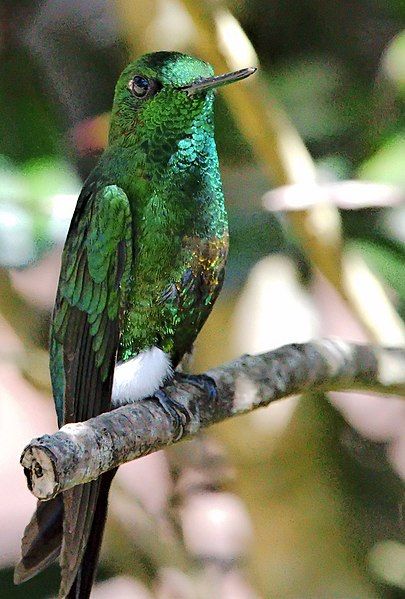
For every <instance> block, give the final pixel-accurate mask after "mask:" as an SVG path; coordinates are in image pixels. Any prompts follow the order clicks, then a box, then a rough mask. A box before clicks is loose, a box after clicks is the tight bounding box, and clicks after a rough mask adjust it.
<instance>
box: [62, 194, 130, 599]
mask: <svg viewBox="0 0 405 599" xmlns="http://www.w3.org/2000/svg"><path fill="white" fill-rule="evenodd" d="M131 264H132V225H131V211H130V207H129V202H128V198H127V196H126V195H125V193H124V192H123V191H122V189H120V188H119V187H117V186H115V185H108V186H106V187H103V188H101V189H98V190H93V189H92V188H91V187H90V188H88V187H87V188H86V186H85V188H84V190H83V192H82V193H81V195H80V198H79V201H78V204H77V207H76V211H75V214H74V216H73V219H72V223H71V226H70V230H69V233H68V237H67V240H66V244H65V248H64V251H63V256H62V266H61V274H60V279H59V287H58V293H57V298H56V303H55V311H54V315H53V322H52V328H51V378H52V385H53V391H54V399H55V405H56V411H57V414H58V421H59V424H60V425H62V424H66V423H68V422H81V421H84V420H87V419H89V418H92V417H93V416H97V415H98V414H100V413H102V412H105V411H107V410H109V409H110V407H111V386H112V379H113V374H114V365H115V359H116V353H117V348H118V341H119V320H120V314H121V311H122V309H123V304H124V301H125V291H126V288H127V287H128V282H129V278H130V272H131ZM99 489H100V479H99V480H97V481H93V482H91V483H87V484H84V485H79V486H77V487H75V488H73V489H71V490H69V491H66V492H65V493H64V494H63V503H64V522H63V543H62V552H61V569H62V583H61V596H65V595H66V594H67V593H68V592H69V588H70V587H71V585H72V584H73V582H74V579H75V576H76V574H77V571H78V569H79V567H80V564H81V561H82V558H83V555H84V552H85V549H86V545H87V541H88V537H89V534H90V531H91V528H92V524H93V514H94V511H95V508H96V504H97V498H98V494H99Z"/></svg>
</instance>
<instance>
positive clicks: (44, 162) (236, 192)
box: [0, 0, 405, 599]
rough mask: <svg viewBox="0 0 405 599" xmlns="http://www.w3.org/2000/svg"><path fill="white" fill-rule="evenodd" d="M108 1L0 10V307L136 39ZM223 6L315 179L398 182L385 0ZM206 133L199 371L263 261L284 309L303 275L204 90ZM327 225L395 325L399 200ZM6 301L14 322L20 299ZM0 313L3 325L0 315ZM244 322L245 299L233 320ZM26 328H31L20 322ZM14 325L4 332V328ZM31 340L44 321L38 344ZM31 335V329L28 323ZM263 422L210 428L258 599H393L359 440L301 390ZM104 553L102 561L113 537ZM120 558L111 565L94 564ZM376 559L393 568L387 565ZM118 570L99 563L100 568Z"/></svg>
mask: <svg viewBox="0 0 405 599" xmlns="http://www.w3.org/2000/svg"><path fill="white" fill-rule="evenodd" d="M207 1H208V0H207ZM124 4H125V3H123V2H119V1H118V0H117V1H115V0H110V1H107V0H97V1H94V2H91V3H88V2H87V1H86V0H77V1H76V2H68V0H55V1H53V2H51V1H50V0H24V1H21V2H18V3H16V2H14V1H13V0H2V3H1V5H0V53H1V60H0V265H1V267H3V268H4V269H5V268H7V269H9V273H8V274H9V275H10V277H11V279H10V278H9V277H8V276H7V277H3V278H2V281H3V283H1V281H0V283H1V284H2V285H3V287H2V288H1V289H0V293H1V292H3V295H4V297H5V291H7V293H8V292H9V287H7V285H10V280H14V279H15V271H14V269H21V268H24V269H26V270H27V271H28V272H29V271H30V270H31V269H30V268H29V267H30V266H37V265H38V264H41V263H42V259H44V258H46V257H47V256H48V255H49V252H50V250H51V248H57V250H58V251H59V252H60V248H61V245H62V243H63V240H64V236H65V235H66V231H67V227H68V224H69V220H70V217H71V214H72V211H73V208H74V203H75V198H76V197H77V194H78V192H79V189H80V185H81V180H83V179H84V178H85V177H86V176H87V174H88V172H89V170H90V169H91V167H92V166H93V165H94V164H95V161H96V159H97V156H98V154H99V153H100V151H101V148H100V147H99V146H100V143H99V139H102V138H103V135H104V133H105V118H104V119H99V120H98V121H97V122H96V124H95V125H94V128H93V129H92V128H91V127H88V125H89V119H92V118H93V117H96V116H97V115H101V114H104V113H107V112H108V111H109V109H110V107H111V98H112V94H113V88H114V83H115V80H116V78H117V76H118V74H119V72H120V71H121V69H122V67H123V65H124V64H125V63H126V61H127V58H128V54H129V53H130V52H131V51H132V48H133V47H143V44H144V43H145V41H144V40H142V43H141V40H138V39H136V37H135V38H134V39H131V40H128V39H125V34H124V33H123V32H125V31H129V30H131V31H133V30H136V28H135V27H133V28H132V27H131V26H130V25H131V24H130V23H129V21H130V19H134V18H136V17H137V13H136V11H137V10H139V11H140V10H141V8H139V9H138V8H137V7H136V4H137V3H133V5H132V10H133V11H134V15H132V13H131V14H130V13H129V12H128V15H127V17H126V18H127V19H128V23H120V19H121V20H122V19H123V16H122V15H123V8H122V6H124ZM119 5H120V10H118V8H117V7H118V6H119ZM227 5H228V7H229V8H230V10H232V12H233V14H234V15H235V17H236V18H237V19H238V20H239V21H240V23H241V25H242V26H243V28H244V29H245V31H246V33H247V35H248V37H249V39H250V40H251V41H252V43H253V46H254V47H255V49H256V51H257V53H258V55H259V58H260V61H261V65H262V66H261V71H262V78H263V84H264V86H265V88H267V90H268V91H269V92H271V94H272V95H274V97H275V98H276V99H277V100H278V101H279V102H280V103H281V104H282V105H283V106H284V107H285V109H286V110H287V112H288V115H289V117H290V118H291V120H292V122H293V123H294V125H295V127H296V128H297V130H298V132H299V134H300V135H301V137H302V138H303V140H304V142H305V144H306V145H307V147H308V148H309V150H310V152H311V155H312V157H313V158H314V160H315V162H316V165H317V172H318V176H319V178H320V180H327V181H334V180H340V179H350V178H359V179H364V180H370V181H376V182H384V183H388V184H391V185H397V186H401V187H403V188H405V175H404V173H405V169H404V163H405V118H404V117H405V75H404V65H405V30H404V29H405V5H404V3H403V2H402V0H385V1H384V2H382V1H379V0H358V1H357V2H335V1H334V0H322V1H321V0H307V1H306V2H296V3H292V2H284V1H281V0H249V1H247V0H229V2H228V3H227ZM175 10H177V9H176V3H175V2H174V1H173V0H170V1H169V0H167V1H166V0H162V1H161V2H152V3H151V8H150V15H146V16H145V14H144V13H142V15H141V14H139V20H140V22H142V27H143V29H144V30H145V31H144V32H145V39H146V40H148V39H149V38H150V37H151V33H150V30H149V29H148V18H150V19H152V16H153V14H158V15H159V14H161V15H163V17H162V19H163V22H164V27H166V24H167V27H168V28H169V23H170V19H169V16H170V14H171V13H170V11H172V12H173V13H175ZM159 11H160V12H159ZM119 15H120V16H119ZM141 17H142V18H141ZM163 33H164V32H163ZM166 35H167V32H166ZM148 36H149V37H148ZM162 49H163V48H162ZM164 49H166V48H164ZM240 118H241V119H243V115H240ZM90 123H91V122H90ZM216 124H217V127H216V130H217V142H218V149H219V154H220V160H221V165H222V171H223V179H224V187H225V193H226V198H227V205H228V209H229V216H230V231H231V242H232V243H231V253H230V261H229V267H228V272H227V278H226V287H225V293H224V294H223V296H222V297H221V300H220V302H219V303H218V307H217V309H216V310H215V311H214V314H213V315H212V318H211V319H210V321H209V323H208V326H207V328H206V329H205V330H204V331H203V333H202V335H201V341H200V343H199V347H198V350H197V356H196V366H197V367H201V368H204V367H206V366H207V364H214V363H215V362H216V361H220V360H225V359H228V358H231V357H233V356H234V355H235V354H237V353H238V352H239V351H253V350H252V349H251V348H252V347H254V343H253V341H252V343H251V345H249V342H250V341H251V340H250V339H249V340H247V342H246V347H245V346H243V347H240V346H239V345H238V343H236V342H235V336H236V333H235V331H236V330H237V329H238V327H239V328H240V330H248V328H249V324H248V325H246V324H245V326H246V327H247V329H243V327H242V328H241V326H240V324H239V323H236V322H235V306H237V304H238V302H240V301H241V294H240V293H239V292H240V290H241V288H242V286H244V285H245V284H246V280H247V279H248V277H250V276H251V273H252V272H254V271H252V267H253V266H254V265H255V264H257V263H258V262H259V261H260V260H261V259H262V258H263V257H265V256H268V255H269V254H271V255H276V254H282V255H286V256H288V257H289V259H291V264H293V265H294V268H295V270H296V276H297V278H298V281H299V284H300V285H301V291H300V294H299V295H300V297H299V298H298V299H299V300H300V301H303V298H306V297H307V294H309V291H310V287H309V284H310V282H311V277H312V274H313V273H312V269H311V264H310V262H309V261H308V259H306V258H304V256H303V252H302V250H301V248H300V247H299V245H298V243H297V241H296V240H295V239H294V238H292V236H291V235H290V233H289V231H288V228H287V227H285V226H284V224H285V223H284V219H283V218H282V217H280V216H279V215H274V214H270V213H269V212H264V211H262V209H261V196H262V194H263V193H264V192H265V191H266V190H267V188H268V182H267V180H266V178H265V176H264V175H263V173H262V172H261V170H260V167H259V166H258V165H257V164H256V162H255V158H254V155H253V152H252V149H251V148H250V147H249V145H248V143H247V142H246V140H245V139H244V138H243V136H242V134H241V132H240V130H239V127H238V125H237V123H236V122H235V120H234V119H233V118H232V117H231V116H230V113H229V109H228V108H227V106H226V104H225V102H224V100H223V99H222V98H218V102H217V110H216ZM96 138H97V139H96ZM86 147H87V150H88V151H87V152H86V151H85V150H86ZM341 215H342V222H343V229H344V237H345V242H346V244H347V247H350V246H351V247H355V248H356V249H357V250H359V251H360V252H361V253H362V255H363V256H364V258H365V259H366V261H367V263H368V264H369V266H370V267H371V268H372V270H373V271H375V272H376V273H377V274H378V276H379V277H380V278H381V280H382V281H383V284H384V287H385V288H386V289H387V290H388V293H389V295H390V297H391V299H392V302H393V304H394V306H395V307H396V309H397V310H398V312H399V313H400V315H401V316H402V317H403V318H405V285H404V264H405V249H404V237H405V236H404V231H405V214H404V207H403V206H395V207H390V206H385V207H381V208H380V207H370V208H365V207H364V206H363V207H361V209H358V210H341ZM280 272H281V271H280ZM284 275H285V273H284V274H283V273H282V272H281V274H280V277H282V276H284ZM252 276H253V278H254V275H252ZM277 276H278V273H276V276H275V278H277ZM249 280H250V279H249ZM265 283H266V281H265V282H263V281H262V282H261V284H263V285H265ZM6 287H7V288H6ZM32 288H34V286H32ZM265 288H266V289H267V287H265ZM268 289H273V287H271V286H270V284H269V287H268ZM16 293H17V292H16ZM21 295H22V296H24V302H26V304H27V305H30V310H32V311H33V312H35V310H37V309H38V308H37V306H36V301H32V298H31V297H30V295H29V293H26V292H25V294H24V292H23V291H21ZM7 297H9V296H8V295H7ZM10 297H11V298H12V297H13V296H12V295H10ZM271 299H272V298H271V297H269V305H270V303H271ZM10 301H13V300H12V299H11V300H10ZM17 304H18V310H16V311H15V312H16V313H17V312H18V317H19V318H20V319H21V313H23V312H24V303H18V301H17V300H16V305H17ZM42 308H43V306H42ZM269 309H270V308H269ZM11 312H12V310H11ZM2 316H3V317H4V318H5V319H6V320H7V321H8V322H9V324H10V322H11V323H12V322H13V320H12V318H11V317H10V313H9V312H7V310H4V311H3V313H2ZM256 317H257V315H255V314H254V312H253V307H252V310H251V318H252V319H254V318H256ZM275 318H277V315H276V316H275ZM31 319H32V321H33V322H34V321H35V322H37V321H36V320H35V318H33V317H32V315H31V313H30V322H31ZM37 320H38V319H37ZM39 320H41V319H39ZM45 321H46V319H45ZM36 327H38V324H36V325H35V328H36ZM14 328H15V330H17V331H19V330H20V329H19V326H18V323H17V324H16V326H15V327H14ZM33 329H34V327H33ZM240 330H239V334H240ZM321 332H322V330H321ZM26 334H27V333H26V332H24V335H26ZM46 334H47V332H46V324H44V325H43V331H42V338H45V337H46ZM247 336H248V335H247ZM247 336H246V337H247ZM34 337H41V335H38V331H37V330H35V332H34V330H33V331H32V338H33V339H34ZM289 340H290V339H287V340H286V341H289ZM270 344H271V336H269V345H270ZM22 370H24V369H22ZM49 409H51V405H50V404H49ZM266 418H267V417H266V416H265V414H264V413H263V415H261V416H260V423H258V422H259V421H258V418H257V415H256V416H252V417H250V416H247V417H245V418H244V419H239V420H238V421H235V422H232V423H226V425H223V426H222V427H216V429H215V435H216V436H217V437H218V438H219V439H220V440H221V442H222V443H224V444H225V445H226V447H227V450H228V453H229V456H230V460H231V462H232V464H233V465H234V466H235V468H236V470H237V474H236V477H235V479H234V481H233V482H232V481H231V482H229V481H228V482H227V483H226V486H227V488H229V489H230V490H232V491H233V492H235V493H237V494H238V495H239V496H241V497H242V498H243V499H244V500H245V502H246V505H247V506H248V508H249V512H250V514H251V516H252V520H253V528H254V532H255V540H254V542H253V544H252V549H251V552H250V554H249V556H247V557H246V560H247V558H248V557H249V565H248V567H247V571H248V573H249V581H250V583H251V584H252V587H253V588H254V589H255V590H256V591H257V592H258V593H260V596H261V597H263V598H264V599H271V598H272V597H274V598H279V599H304V597H305V599H306V598H309V599H310V598H313V599H321V597H322V599H323V598H324V597H325V598H326V597H327V598H328V599H329V598H331V599H332V598H336V599H343V598H344V599H360V598H367V599H369V598H370V599H374V598H376V597H379V598H383V599H400V598H401V597H403V596H404V592H405V591H404V589H405V582H404V580H403V577H402V579H401V576H398V575H397V572H398V571H399V570H400V568H401V560H403V561H402V565H403V570H405V562H404V558H403V545H402V544H401V542H402V543H403V541H404V534H403V533H404V529H403V523H402V525H401V523H400V522H399V520H400V518H399V517H398V509H400V508H399V506H400V502H401V488H402V483H401V482H400V479H399V477H398V475H397V474H396V473H395V472H394V470H393V468H392V463H391V462H390V461H389V460H388V459H387V457H386V454H385V446H384V445H383V443H377V442H375V443H374V442H372V441H368V440H366V439H364V437H362V436H361V435H360V434H359V433H358V432H357V431H356V430H355V428H354V426H351V425H350V424H348V423H347V422H345V421H344V420H343V418H342V416H341V415H340V413H339V412H338V410H336V409H335V408H333V407H331V405H329V404H327V403H326V401H324V402H322V401H319V398H317V399H316V398H310V397H309V398H305V400H304V401H302V402H301V403H300V404H299V407H298V408H297V409H296V411H295V412H294V414H293V417H292V418H291V420H288V418H287V420H286V422H285V423H284V425H283V426H281V425H280V428H279V429H278V430H276V428H274V429H272V428H271V427H269V428H266V426H265V423H266V422H267V421H266ZM280 431H281V432H280ZM173 478H176V476H173ZM174 520H176V519H175V518H174ZM0 524H1V522H0ZM401 526H402V527H401ZM176 527H177V529H180V527H181V525H180V523H179V521H177V522H176V521H175V522H174V528H176ZM121 528H122V527H121ZM113 530H115V528H113ZM124 532H125V531H123V530H121V529H120V533H119V534H120V535H121V534H122V535H124ZM123 539H124V537H123ZM124 541H125V542H124ZM124 541H123V543H122V544H120V543H117V546H121V545H122V546H125V547H128V544H129V546H130V547H132V551H133V552H134V551H135V549H134V547H136V546H135V545H134V543H133V541H132V540H131V539H130V538H129V539H127V538H125V539H124ZM384 543H393V544H391V545H389V544H388V545H386V544H384ZM112 549H113V550H116V551H119V548H118V549H117V548H116V549H114V543H113V544H112ZM401 551H402V553H401ZM140 553H141V555H142V558H143V553H142V551H141V552H140ZM129 555H130V556H131V553H129ZM145 555H146V553H145ZM193 559H194V558H193ZM125 560H127V561H128V558H127V556H126V555H120V556H119V557H118V558H117V557H115V558H113V559H111V560H109V561H108V563H109V564H110V563H117V564H120V563H121V564H122V563H123V561H125ZM148 560H149V561H148ZM197 561H198V560H194V561H193V564H194V565H195V562H197ZM391 561H392V563H393V564H399V565H396V566H395V568H394V567H392V568H391V569H390V562H391ZM155 562H156V560H150V558H149V557H148V556H147V558H145V564H149V566H150V567H149V568H148V567H147V565H145V567H144V573H143V574H144V576H143V578H144V579H145V580H149V583H150V586H152V585H153V581H152V580H151V579H152V578H153V577H154V576H155V574H156V567H155ZM152 563H153V568H152V567H151V564H152ZM195 567H196V569H197V570H198V569H199V568H200V570H201V571H205V570H204V568H205V569H206V570H207V568H208V567H207V565H206V564H202V563H198V564H197V566H195ZM127 568H128V569H129V570H130V569H131V564H128V566H127ZM118 570H119V568H118V567H117V568H115V570H114V567H112V570H111V573H117V571H118ZM193 572H194V570H193ZM104 574H106V572H104ZM108 574H110V572H108ZM10 576H11V573H10V570H9V569H7V570H3V571H1V572H0V588H1V589H2V590H1V596H2V598H3V597H4V599H7V598H8V599H11V598H12V597H25V596H28V595H29V596H30V597H32V598H33V599H35V598H40V597H48V596H49V595H50V593H51V592H52V589H55V571H54V570H51V571H50V572H49V573H46V574H44V575H42V577H41V578H39V579H38V580H35V581H32V583H29V586H26V587H21V588H17V589H16V588H14V587H12V585H11V581H10ZM102 576H103V575H102ZM190 576H192V574H190ZM246 596H249V595H246ZM250 596H253V595H250Z"/></svg>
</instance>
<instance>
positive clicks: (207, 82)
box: [177, 67, 257, 96]
mask: <svg viewBox="0 0 405 599" xmlns="http://www.w3.org/2000/svg"><path fill="white" fill-rule="evenodd" d="M255 71H257V69H256V68H255V67H248V68H247V69H240V71H233V72H232V73H225V74H224V75H217V76H216V77H206V78H205V79H199V80H198V81H193V83H189V84H188V85H183V86H182V87H178V88H177V89H179V90H181V91H185V92H187V94H188V95H189V96H192V95H194V94H198V93H200V92H205V91H207V90H209V89H214V88H216V87H220V86H222V85H228V84H229V83H234V82H235V81H240V80H241V79H246V77H250V75H253V73H254V72H255Z"/></svg>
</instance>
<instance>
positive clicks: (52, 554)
mask: <svg viewBox="0 0 405 599" xmlns="http://www.w3.org/2000/svg"><path fill="white" fill-rule="evenodd" d="M62 521H63V501H62V496H61V495H58V496H57V497H55V498H54V499H51V500H50V501H38V505H37V509H36V512H35V513H34V515H33V516H32V518H31V521H30V522H29V524H28V525H27V527H26V529H25V531H24V536H23V540H22V544H21V553H22V558H21V561H20V562H19V563H18V564H17V566H16V568H15V571H14V582H15V584H20V583H21V582H25V581H26V580H29V579H30V578H32V577H33V576H35V575H36V574H38V573H39V572H41V571H42V570H44V569H45V568H47V567H48V566H50V565H51V564H52V563H53V562H54V561H55V560H56V559H57V558H58V557H59V553H60V548H61V544H62Z"/></svg>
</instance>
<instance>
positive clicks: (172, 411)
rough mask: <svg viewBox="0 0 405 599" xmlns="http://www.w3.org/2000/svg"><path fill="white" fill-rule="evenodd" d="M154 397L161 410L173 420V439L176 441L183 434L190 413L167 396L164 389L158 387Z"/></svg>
mask: <svg viewBox="0 0 405 599" xmlns="http://www.w3.org/2000/svg"><path fill="white" fill-rule="evenodd" d="M154 399H156V400H157V402H158V403H159V405H160V406H161V407H162V409H163V411H164V412H165V413H166V414H167V415H168V416H169V417H170V418H171V420H172V422H174V430H175V434H174V440H175V441H178V440H179V439H181V437H182V436H183V435H184V429H185V427H186V426H187V424H188V423H189V422H190V414H189V412H188V410H187V408H185V406H183V405H182V404H181V403H180V402H178V401H176V400H175V399H173V398H171V397H169V396H168V395H167V393H166V392H165V391H164V389H158V390H157V391H156V393H155V394H154Z"/></svg>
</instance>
